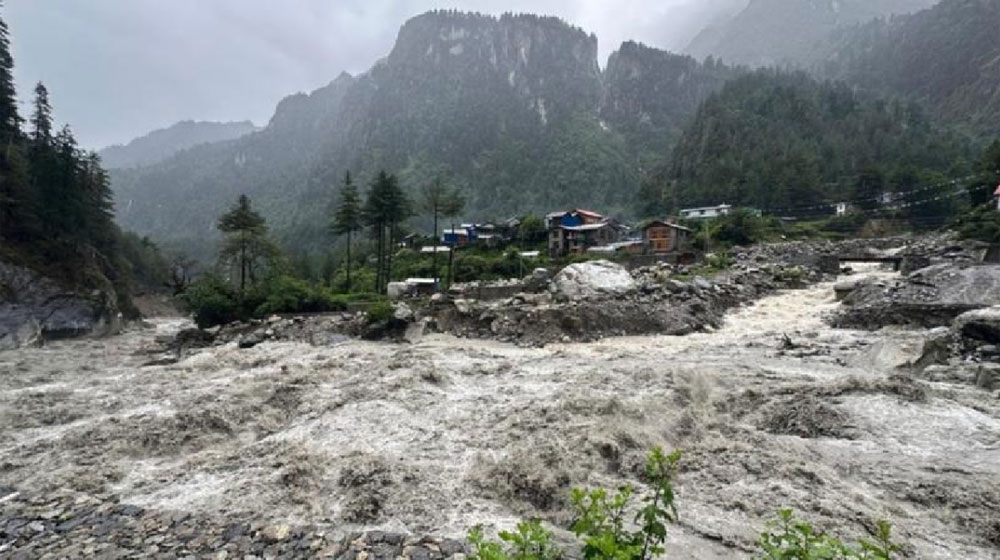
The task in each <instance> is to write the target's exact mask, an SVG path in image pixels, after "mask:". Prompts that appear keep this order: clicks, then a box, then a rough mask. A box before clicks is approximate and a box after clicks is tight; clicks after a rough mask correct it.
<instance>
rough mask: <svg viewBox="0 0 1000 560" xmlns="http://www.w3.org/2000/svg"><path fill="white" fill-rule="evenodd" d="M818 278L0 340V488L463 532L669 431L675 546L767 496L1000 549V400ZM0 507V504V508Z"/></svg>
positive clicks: (340, 528)
mask: <svg viewBox="0 0 1000 560" xmlns="http://www.w3.org/2000/svg"><path fill="white" fill-rule="evenodd" d="M832 286H833V285H832V283H824V284H819V285H816V286H813V287H811V288H808V289H805V290H795V291H787V292H782V293H779V294H777V295H774V296H773V297H768V298H765V299H763V300H761V301H760V302H758V303H757V304H755V305H753V306H750V307H746V308H742V309H739V310H737V311H735V312H733V313H731V314H730V315H729V316H728V317H727V318H726V320H725V322H724V324H723V325H722V326H721V327H720V328H718V329H717V330H716V329H709V330H710V331H711V332H705V333H697V334H693V335H690V336H686V337H669V336H641V337H625V338H613V339H606V340H603V341H600V342H594V343H589V344H558V343H557V344H550V345H549V346H547V347H545V348H524V347H517V346H514V345H510V344H504V343H501V342H497V341H489V340H468V339H456V338H453V337H451V336H447V335H428V336H426V337H425V338H423V339H422V340H421V341H420V342H419V343H418V344H414V345H393V344H383V343H373V342H360V341H346V342H345V341H342V340H341V339H336V340H334V341H332V342H331V344H329V345H319V346H315V345H309V344H300V343H293V342H280V341H265V342H263V343H261V344H259V345H257V346H255V347H254V348H251V349H245V350H241V349H239V348H238V347H237V345H236V343H230V344H227V345H224V346H219V347H212V348H206V349H202V350H191V353H190V354H187V355H185V357H183V358H182V359H180V361H178V362H177V363H174V364H165V365H153V366H148V367H142V364H144V363H147V362H148V361H149V351H151V350H153V349H155V348H156V346H157V345H156V343H155V340H156V339H157V337H162V336H163V335H166V334H169V333H172V332H176V331H178V330H180V329H182V328H184V327H185V326H187V325H186V324H185V323H184V322H183V321H180V320H157V321H156V322H155V325H156V328H155V329H153V330H142V331H133V332H129V333H127V334H125V335H123V336H120V337H116V338H112V339H105V340H77V341H65V342H58V343H53V344H49V345H46V346H45V347H42V348H31V349H22V350H18V351H14V352H8V353H3V354H0V486H11V487H16V488H19V489H23V490H24V491H26V492H32V493H42V494H45V493H51V492H55V491H56V489H59V488H64V489H69V490H73V491H78V492H84V493H89V494H116V495H118V496H119V497H120V499H121V501H122V503H124V504H129V505H134V506H138V507H141V508H145V509H149V510H155V511H182V512H186V513H190V514H193V515H204V516H211V517H213V518H219V517H221V518H225V519H227V520H230V521H231V522H233V523H261V524H275V523H290V524H303V525H309V526H318V527H324V528H326V529H325V530H326V531H327V532H328V533H329V534H330V535H347V534H349V533H351V532H353V531H357V530H366V531H367V530H376V529H377V530H383V531H388V532H392V533H411V534H416V535H440V536H444V537H456V538H461V537H462V536H463V535H464V534H465V531H466V530H467V528H468V527H469V526H471V525H473V524H476V523H485V524H487V525H493V526H497V527H508V526H510V525H511V524H512V523H514V522H515V521H516V520H518V519H520V518H522V517H523V516H528V515H530V516H538V517H541V518H542V519H544V520H546V521H548V522H549V523H551V524H553V526H554V527H555V528H557V529H558V528H560V527H565V526H566V522H567V520H568V516H569V513H568V511H567V501H566V498H567V494H568V491H569V489H570V488H571V487H572V486H575V485H590V486H594V485H601V486H615V485H618V484H621V483H623V482H626V481H630V482H632V483H634V484H637V485H639V486H640V488H641V487H642V480H641V478H642V477H641V470H642V462H643V456H644V454H645V452H646V450H647V449H648V448H649V447H651V446H653V445H663V446H665V447H667V448H671V449H672V448H680V449H682V450H683V454H684V455H683V459H682V462H681V472H680V478H679V483H678V507H679V510H680V515H681V521H680V524H679V526H677V527H675V528H674V529H673V532H672V533H671V541H670V542H671V545H670V547H671V548H670V550H671V551H672V552H671V557H673V558H734V557H736V558H740V557H747V558H749V557H751V556H752V553H753V550H754V542H755V541H756V538H757V536H758V533H759V531H760V530H761V527H762V526H763V523H764V521H765V520H766V519H768V518H770V517H772V516H773V514H774V512H775V510H776V509H778V508H779V507H791V508H794V509H796V510H798V511H799V512H801V514H802V516H803V517H805V518H807V519H809V520H811V521H813V522H814V523H816V524H817V525H819V526H820V527H821V528H823V529H827V530H834V531H837V532H838V533H840V534H842V535H844V536H845V537H848V538H853V537H859V536H864V535H866V534H867V531H868V530H870V529H871V528H872V527H873V526H874V521H875V520H877V519H880V518H886V519H888V520H890V521H891V522H892V523H893V524H894V526H895V529H896V532H897V536H898V538H899V540H901V541H902V542H903V543H904V545H905V551H906V554H907V556H909V557H914V558H956V559H957V558H1000V537H998V536H1000V521H998V514H997V513H996V511H997V508H996V504H997V503H998V500H1000V496H998V488H1000V400H998V398H997V394H996V392H995V391H994V392H989V391H984V390H982V389H978V388H976V387H975V386H974V385H971V384H968V383H961V382H958V381H948V379H949V377H948V376H939V377H936V378H935V379H942V381H930V380H929V379H930V377H921V378H915V377H912V376H909V375H907V374H906V373H905V371H904V370H899V369H896V368H895V367H889V366H887V365H886V362H884V361H883V360H874V359H872V357H871V356H872V352H871V351H872V349H873V348H874V347H876V346H877V345H882V346H885V347H899V348H905V347H909V346H913V345H918V346H919V344H916V343H919V342H920V341H921V339H922V338H924V337H925V336H927V335H926V334H925V332H924V331H905V330H891V329H890V330H883V331H879V332H875V333H871V332H862V331H853V330H835V329H832V328H830V327H828V326H827V325H826V323H825V322H824V317H825V316H827V315H828V314H830V313H831V312H832V311H833V310H834V309H835V308H836V306H837V304H836V302H835V301H834V297H833V290H832ZM0 510H2V505H0Z"/></svg>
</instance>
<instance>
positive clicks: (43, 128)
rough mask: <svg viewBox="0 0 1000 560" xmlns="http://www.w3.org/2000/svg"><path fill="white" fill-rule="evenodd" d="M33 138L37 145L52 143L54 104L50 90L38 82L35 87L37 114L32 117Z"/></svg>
mask: <svg viewBox="0 0 1000 560" xmlns="http://www.w3.org/2000/svg"><path fill="white" fill-rule="evenodd" d="M31 138H32V140H34V142H35V144H37V145H44V144H49V143H50V142H51V141H52V104H51V103H50V102H49V90H48V89H47V88H46V87H45V84H43V83H42V82H38V84H37V85H36V86H35V112H34V113H32V115H31Z"/></svg>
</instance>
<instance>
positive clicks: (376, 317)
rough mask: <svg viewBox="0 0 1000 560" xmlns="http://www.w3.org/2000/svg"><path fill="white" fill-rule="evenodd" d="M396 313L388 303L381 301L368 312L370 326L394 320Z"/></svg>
mask: <svg viewBox="0 0 1000 560" xmlns="http://www.w3.org/2000/svg"><path fill="white" fill-rule="evenodd" d="M395 313H396V311H395V310H394V309H393V308H392V304H391V303H389V302H388V301H379V302H376V303H375V305H372V306H371V307H370V308H369V309H368V312H367V320H368V324H370V325H371V324H375V323H381V322H383V321H388V320H390V319H392V317H393V315H394V314H395Z"/></svg>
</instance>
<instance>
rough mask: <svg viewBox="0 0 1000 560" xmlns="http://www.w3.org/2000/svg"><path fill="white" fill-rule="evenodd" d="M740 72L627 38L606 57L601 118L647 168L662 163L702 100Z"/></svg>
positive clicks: (710, 59)
mask: <svg viewBox="0 0 1000 560" xmlns="http://www.w3.org/2000/svg"><path fill="white" fill-rule="evenodd" d="M739 73H740V70H739V69H733V68H730V67H728V66H726V65H724V64H722V63H719V62H716V61H715V60H714V59H712V58H709V59H708V60H706V61H705V63H704V64H700V63H698V62H697V61H696V60H695V59H693V58H691V57H689V56H684V55H676V54H672V53H669V52H665V51H661V50H658V49H653V48H650V47H647V46H645V45H642V44H639V43H635V42H627V43H624V44H623V45H622V46H621V48H620V49H619V50H618V51H617V52H615V53H614V54H612V55H611V57H610V58H609V59H608V66H607V69H606V70H605V72H604V83H605V87H604V98H603V100H602V103H601V118H602V119H604V121H605V122H607V123H608V124H610V125H611V126H612V127H613V128H614V130H616V131H618V132H620V133H621V134H622V135H623V136H624V137H625V140H626V142H627V143H628V146H629V148H630V152H631V153H633V154H635V155H636V156H637V157H638V160H639V164H640V169H642V170H648V169H651V168H653V167H655V166H656V165H659V164H662V163H663V158H664V155H665V154H667V153H669V151H670V148H671V147H672V146H673V144H674V142H675V141H676V140H677V138H678V137H679V136H680V133H681V131H682V130H683V129H684V126H685V125H686V124H687V122H688V120H689V119H690V118H691V116H692V115H694V113H695V112H696V111H697V110H698V106H699V105H701V102H702V101H704V100H705V99H706V98H707V97H708V96H709V95H711V94H712V93H714V92H716V91H718V90H719V89H720V88H721V87H722V85H723V84H724V83H725V82H726V81H727V80H729V79H730V78H732V77H734V76H736V75H738V74H739Z"/></svg>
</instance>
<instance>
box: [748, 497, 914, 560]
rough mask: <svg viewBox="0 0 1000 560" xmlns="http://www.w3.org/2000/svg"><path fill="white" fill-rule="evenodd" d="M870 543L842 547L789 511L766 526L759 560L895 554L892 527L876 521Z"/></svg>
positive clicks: (885, 558)
mask: <svg viewBox="0 0 1000 560" xmlns="http://www.w3.org/2000/svg"><path fill="white" fill-rule="evenodd" d="M876 526H877V529H878V533H877V534H876V535H875V540H874V541H869V540H865V539H862V540H861V541H860V542H859V543H858V548H852V547H850V546H848V545H846V544H844V543H843V542H842V541H841V540H840V539H838V538H836V537H833V536H831V535H826V534H823V533H819V532H817V531H816V530H815V529H813V527H812V525H810V524H809V523H805V522H802V521H798V520H796V519H795V515H794V513H793V512H792V510H790V509H783V510H781V511H779V512H778V519H776V520H774V521H770V522H768V530H767V531H765V532H764V533H762V534H761V537H760V542H759V545H760V548H761V550H763V551H764V555H763V556H762V557H761V558H762V560H891V559H892V558H893V554H894V553H896V552H899V550H900V547H899V545H897V544H895V543H893V542H892V525H890V524H889V522H887V521H883V520H879V521H878V522H877V523H876Z"/></svg>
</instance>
